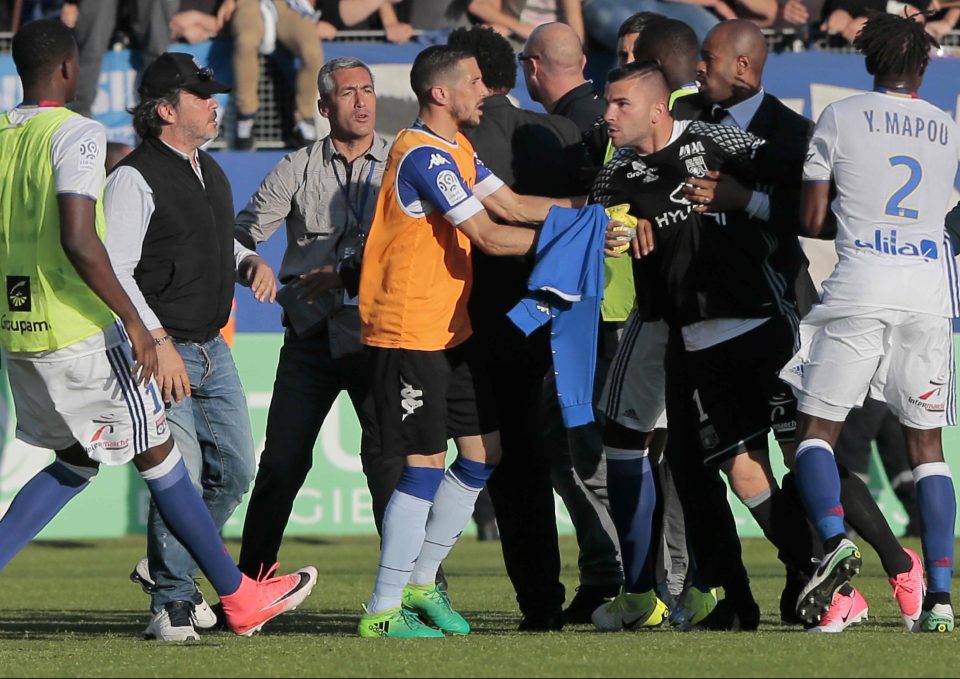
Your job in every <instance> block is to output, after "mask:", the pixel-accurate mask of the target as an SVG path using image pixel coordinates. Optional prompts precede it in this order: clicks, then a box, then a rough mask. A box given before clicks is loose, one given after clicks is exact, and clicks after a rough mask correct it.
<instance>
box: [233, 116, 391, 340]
mask: <svg viewBox="0 0 960 679" xmlns="http://www.w3.org/2000/svg"><path fill="white" fill-rule="evenodd" d="M389 151H390V143H389V142H388V141H387V140H386V139H384V138H383V137H381V136H380V135H379V134H375V135H374V139H373V143H372V144H371V146H370V149H369V150H367V151H366V152H365V153H364V154H362V155H361V156H359V157H358V158H357V159H356V160H354V161H353V163H351V164H349V165H348V164H347V162H346V158H344V157H343V155H341V154H340V153H339V152H338V151H337V150H336V148H335V147H334V145H333V142H332V141H331V140H330V137H329V136H328V137H325V138H323V139H321V140H320V141H317V142H315V143H314V144H312V145H310V146H308V147H306V148H302V149H300V150H298V151H294V152H293V153H291V154H289V155H287V156H286V157H284V159H283V160H281V161H280V162H279V163H277V165H276V166H275V167H274V168H273V169H272V170H270V172H269V173H268V174H267V176H266V177H265V178H264V180H263V182H262V183H261V184H260V188H258V189H257V191H256V193H254V194H253V196H252V197H251V198H250V201H249V202H248V203H247V205H246V207H244V208H243V210H241V211H240V213H239V214H238V215H237V219H236V227H235V228H236V233H237V234H238V235H241V236H246V237H247V238H248V239H249V240H252V241H253V242H254V243H262V242H264V241H265V240H267V239H268V238H270V236H272V235H273V234H274V233H275V232H276V230H277V229H278V228H280V225H281V224H282V223H283V222H286V225H287V249H286V251H285V252H284V255H283V263H282V264H281V266H280V273H279V278H280V282H281V283H282V284H284V285H286V284H289V283H291V282H293V281H295V280H296V279H297V278H298V277H299V276H300V275H302V274H305V273H307V272H308V271H311V270H312V269H316V268H317V267H321V266H327V265H333V266H337V265H338V264H339V262H340V261H341V260H342V259H343V258H344V257H345V256H346V255H348V254H350V253H351V252H357V251H359V250H360V249H362V245H363V239H364V238H365V237H366V234H367V233H368V232H369V231H370V224H371V222H372V221H373V213H374V207H375V206H376V202H377V194H379V193H380V185H381V182H382V179H383V171H384V168H385V166H386V161H387V156H388V153H389ZM279 301H280V302H281V304H283V305H284V312H285V314H286V315H287V316H288V321H289V319H290V317H291V310H290V308H289V307H290V306H291V305H293V304H296V305H297V314H296V315H297V316H298V317H300V318H302V317H304V316H312V317H314V318H315V320H316V326H315V327H316V328H317V329H320V328H322V323H323V322H324V321H325V322H326V326H327V329H328V333H329V336H330V353H331V355H332V356H333V357H335V358H336V357H338V356H342V355H344V354H349V353H353V352H357V351H360V350H361V345H360V315H359V312H358V310H357V306H356V303H355V302H354V303H353V304H351V303H349V302H348V301H347V300H346V299H345V295H344V291H343V290H333V291H330V292H328V293H326V296H325V298H324V299H320V300H317V302H315V303H314V304H312V305H306V304H305V303H302V302H297V301H296V300H295V296H294V295H281V296H280V298H279ZM345 302H346V303H345Z"/></svg>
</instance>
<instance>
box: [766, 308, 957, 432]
mask: <svg viewBox="0 0 960 679" xmlns="http://www.w3.org/2000/svg"><path fill="white" fill-rule="evenodd" d="M951 325H952V324H951V321H950V319H949V318H943V317H940V316H934V315H931V314H925V313H920V312H915V311H898V310H893V309H881V308H872V307H851V306H829V305H823V304H821V305H818V306H815V307H814V308H813V310H812V311H811V312H810V314H808V315H807V317H806V318H804V319H803V321H802V322H801V323H800V341H801V347H800V351H799V352H798V353H797V354H796V355H795V356H794V357H793V358H792V359H791V360H790V361H789V362H788V363H787V365H786V366H785V367H784V368H783V370H782V371H781V372H780V377H781V378H782V379H783V380H784V381H786V382H787V383H788V384H790V385H791V386H792V387H793V388H794V391H795V392H796V394H797V400H798V402H799V405H798V408H799V410H800V412H802V413H806V414H808V415H813V416H815V417H822V418H824V419H827V420H832V421H834V422H842V421H844V420H845V419H846V417H847V413H848V412H850V410H851V409H852V408H855V407H858V406H860V405H862V404H863V400H864V398H865V397H866V396H867V394H868V393H869V394H870V396H871V397H872V398H875V399H877V400H880V401H885V402H886V403H887V405H888V406H889V407H890V410H891V411H893V413H894V414H895V415H896V416H897V417H898V418H899V420H900V422H901V423H903V424H905V425H907V426H909V427H913V428H915V429H936V428H939V427H945V426H949V425H953V424H956V375H955V373H954V364H953V329H952V327H951Z"/></svg>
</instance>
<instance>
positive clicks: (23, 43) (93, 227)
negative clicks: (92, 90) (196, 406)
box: [0, 21, 317, 635]
mask: <svg viewBox="0 0 960 679" xmlns="http://www.w3.org/2000/svg"><path fill="white" fill-rule="evenodd" d="M13 60H14V63H15V64H16V67H17V73H18V74H19V75H20V79H21V81H22V83H23V94H24V101H23V103H21V104H20V105H19V106H17V107H16V108H14V109H13V110H11V111H8V112H6V113H4V114H3V115H0V279H2V280H3V281H4V283H5V291H6V296H5V299H2V300H0V346H2V347H3V349H4V350H5V351H6V354H7V359H8V371H9V377H10V389H11V392H12V393H13V400H14V404H15V407H16V413H17V436H18V437H19V438H20V439H21V440H23V441H26V442H27V443H30V444H32V445H35V446H39V447H41V448H47V449H52V450H54V451H56V460H55V461H54V462H53V463H52V464H51V465H49V466H48V467H46V468H45V469H43V470H41V471H40V472H39V473H38V474H37V475H36V476H34V477H33V478H32V479H31V480H30V481H28V482H27V484H26V485H25V486H24V487H23V488H22V489H21V490H20V492H19V493H18V494H17V496H16V497H15V498H14V500H13V502H12V503H11V505H10V507H9V509H8V510H7V512H6V514H4V516H3V519H2V520H0V570H2V569H3V568H4V567H5V566H6V565H7V564H8V563H9V562H10V560H11V559H12V558H13V557H14V556H15V555H16V554H17V553H18V552H19V551H20V550H21V549H23V547H25V546H26V545H27V543H29V542H30V540H32V539H33V538H34V536H36V535H37V533H39V532H40V531H41V530H42V529H43V527H44V526H45V525H47V523H48V522H49V521H50V520H51V519H53V517H54V516H56V515H57V513H58V512H59V511H60V510H61V509H62V508H63V507H64V506H65V505H66V504H67V502H69V501H70V500H71V499H72V498H73V497H75V496H76V495H77V494H78V493H79V492H80V491H82V490H83V489H84V488H85V487H86V486H88V485H89V482H90V480H91V479H92V478H93V477H94V476H95V475H96V473H97V470H98V468H99V465H100V464H101V463H103V464H109V465H117V464H122V463H125V462H130V461H132V462H133V464H134V466H135V467H136V468H137V471H139V472H140V475H141V476H142V477H143V479H144V481H145V482H146V483H147V487H148V489H149V490H150V494H151V495H152V497H153V499H154V501H155V502H156V504H157V508H158V509H159V510H160V513H161V514H162V515H163V518H164V520H165V521H166V523H167V525H168V526H169V528H170V531H171V533H173V534H174V535H175V536H176V537H177V538H178V539H179V540H180V541H181V542H182V543H183V544H184V545H186V546H187V548H188V549H189V550H190V552H191V553H192V554H193V556H194V558H195V559H196V561H197V563H198V564H200V566H201V568H202V569H203V571H204V572H205V573H206V574H207V577H208V578H209V579H210V583H211V584H212V585H213V587H214V589H216V591H217V593H218V594H219V595H220V599H221V602H222V603H223V608H224V613H225V616H226V619H227V625H228V626H229V627H230V629H231V630H233V631H234V632H236V633H237V634H243V635H249V634H252V633H253V632H255V631H256V630H258V629H260V627H261V626H262V625H263V624H264V623H265V622H266V621H267V620H270V619H271V618H273V617H275V616H277V615H279V614H280V613H283V612H284V611H287V610H290V609H292V608H295V607H296V606H297V605H299V603H300V602H302V601H303V600H304V599H305V598H306V596H307V595H308V594H309V593H310V590H311V589H312V588H313V585H314V584H315V583H316V578H317V571H316V569H314V568H312V567H310V568H305V569H302V570H300V571H297V572H296V573H293V574H291V575H286V576H282V577H276V578H264V579H263V580H259V581H257V580H253V579H251V578H248V577H246V576H244V575H242V574H241V573H240V571H239V570H238V569H237V567H236V565H235V564H234V563H233V561H232V560H231V558H230V556H229V555H228V553H227V551H226V548H225V547H224V546H223V542H222V541H221V540H220V536H219V534H218V532H217V527H216V525H215V524H214V523H213V520H212V519H211V518H210V514H209V512H208V511H207V509H206V506H205V505H204V504H203V500H202V499H201V498H200V495H199V494H198V493H197V491H196V490H194V488H193V485H192V484H191V482H190V479H189V476H188V475H187V470H186V467H185V466H184V464H183V461H182V460H181V457H180V453H179V451H178V450H177V447H176V445H175V444H174V442H173V440H172V439H171V438H170V432H169V427H168V426H167V421H166V414H165V411H164V408H163V404H162V402H161V401H160V394H159V391H158V388H157V383H156V381H155V380H154V379H153V376H154V373H155V372H156V370H157V352H156V345H155V343H154V339H153V337H152V336H151V335H150V333H149V332H148V331H147V329H146V327H144V324H143V322H142V321H141V320H140V318H139V316H138V314H137V310H136V308H135V307H134V305H133V304H132V303H131V301H130V299H129V298H128V297H127V295H126V293H125V292H124V291H123V288H122V287H121V286H120V283H119V281H117V278H116V276H115V275H114V273H113V267H112V266H111V264H110V260H109V258H108V256H107V252H106V250H105V249H104V247H103V242H102V240H103V237H104V233H105V230H106V228H105V224H106V223H105V220H104V217H103V210H102V207H101V204H100V198H101V195H102V192H103V180H104V171H103V166H104V163H103V155H104V152H105V149H106V135H105V131H104V129H103V126H101V125H100V124H99V123H96V122H93V121H91V120H88V119H86V118H83V117H81V116H79V115H77V114H75V113H72V112H70V111H68V110H67V109H65V108H63V104H64V103H66V102H69V101H71V100H73V98H74V96H75V94H76V89H77V76H78V73H79V66H78V55H77V46H76V43H75V42H74V40H73V36H72V34H71V33H70V30H69V29H68V28H67V27H66V26H64V25H63V24H61V23H59V22H57V21H35V22H33V23H30V24H27V25H26V26H25V27H24V28H22V29H21V30H20V31H19V32H18V33H17V34H16V35H15V36H14V39H13ZM118 317H119V320H118Z"/></svg>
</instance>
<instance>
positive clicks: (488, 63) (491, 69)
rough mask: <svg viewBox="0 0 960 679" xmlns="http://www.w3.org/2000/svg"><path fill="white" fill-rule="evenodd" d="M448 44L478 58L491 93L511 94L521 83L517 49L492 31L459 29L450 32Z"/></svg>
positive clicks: (481, 71) (474, 28) (480, 28)
mask: <svg viewBox="0 0 960 679" xmlns="http://www.w3.org/2000/svg"><path fill="white" fill-rule="evenodd" d="M447 44H448V45H450V46H451V47H456V48H457V49H461V50H463V51H464V52H469V53H470V54H472V55H473V56H474V57H476V59H477V65H479V66H480V74H481V75H482V76H483V84H484V85H486V86H487V87H488V88H490V89H491V90H511V89H513V86H514V85H515V84H516V83H517V58H516V54H514V51H513V47H512V46H511V45H510V42H509V41H508V40H507V39H506V38H504V37H503V36H502V35H500V34H499V33H497V32H496V31H495V30H493V29H492V28H483V27H481V26H474V27H472V28H457V29H455V30H453V31H451V32H450V35H449V36H448V37H447Z"/></svg>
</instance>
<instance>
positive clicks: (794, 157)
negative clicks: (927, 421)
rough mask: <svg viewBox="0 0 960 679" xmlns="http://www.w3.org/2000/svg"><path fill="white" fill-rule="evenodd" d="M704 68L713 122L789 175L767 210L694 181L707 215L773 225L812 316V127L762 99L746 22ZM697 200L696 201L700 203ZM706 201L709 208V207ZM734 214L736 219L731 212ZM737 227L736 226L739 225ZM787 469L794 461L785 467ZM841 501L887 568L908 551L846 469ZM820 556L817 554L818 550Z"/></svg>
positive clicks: (788, 479)
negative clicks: (756, 142) (807, 244)
mask: <svg viewBox="0 0 960 679" xmlns="http://www.w3.org/2000/svg"><path fill="white" fill-rule="evenodd" d="M701 56H702V59H701V61H700V63H699V65H698V74H697V79H698V80H699V82H700V95H699V96H700V97H702V98H703V101H704V103H705V104H706V105H710V106H711V108H710V111H709V113H708V114H707V119H710V120H713V121H714V122H718V123H720V124H723V125H735V126H737V127H740V128H742V129H745V130H747V131H748V132H751V133H753V134H755V135H757V136H758V137H761V138H763V139H765V140H766V141H767V143H768V145H769V146H770V147H771V148H772V149H773V150H774V151H775V152H776V153H777V156H778V157H779V158H780V159H781V160H782V164H783V166H784V167H785V168H787V169H786V171H784V172H783V174H782V175H781V176H782V177H783V180H782V181H781V182H780V183H778V184H776V185H773V186H769V187H758V188H763V189H764V190H765V191H766V195H767V196H768V198H767V199H766V200H767V205H766V206H764V205H763V204H762V203H763V202H764V198H763V196H762V195H757V192H750V191H749V190H747V189H745V188H744V187H743V186H740V185H739V184H737V183H736V182H735V181H731V180H730V178H728V177H720V178H719V182H718V183H717V184H716V186H715V187H711V186H710V182H709V181H703V180H691V183H692V184H694V185H695V186H696V187H697V191H696V193H700V192H703V193H704V194H705V195H704V196H699V199H700V200H701V204H702V205H703V207H702V208H699V209H702V210H704V211H710V212H721V211H725V212H727V215H728V219H730V218H732V219H736V218H737V214H738V213H737V212H736V210H737V209H740V210H741V212H740V213H739V215H741V216H743V215H744V212H742V211H743V210H747V211H751V212H752V213H753V214H755V215H759V217H760V218H761V219H763V218H764V216H765V219H764V221H767V222H768V223H769V225H770V226H772V227H773V231H775V232H776V233H777V237H778V240H779V246H778V248H777V250H776V251H775V253H774V254H773V256H772V257H771V260H770V261H771V264H772V265H773V266H774V268H775V269H776V270H777V271H779V272H780V273H781V274H783V275H784V277H785V278H786V279H787V281H790V282H792V284H793V288H794V289H793V294H794V297H795V300H796V305H797V312H798V314H799V316H800V317H802V316H803V315H805V314H806V312H807V311H808V310H809V309H810V307H811V306H812V304H815V303H816V302H817V301H818V295H817V293H816V289H815V288H814V286H813V283H812V281H811V280H810V276H809V273H808V272H807V260H806V258H805V257H804V255H803V252H802V250H801V249H800V246H799V241H798V240H797V234H799V233H800V232H801V228H800V223H799V215H800V184H801V177H802V169H803V163H804V160H805V156H806V152H807V141H808V139H809V136H810V134H811V132H812V129H813V123H812V122H811V121H810V120H808V119H807V118H804V117H803V116H801V115H799V114H797V113H795V112H794V111H792V110H790V109H789V108H788V107H787V106H785V105H784V104H783V103H782V102H781V101H780V100H778V99H777V98H776V97H774V96H772V95H770V94H767V93H765V92H764V91H763V87H762V85H761V78H762V74H763V67H764V63H765V61H766V56H767V47H766V41H765V40H764V38H763V35H762V34H761V32H760V30H759V29H758V28H757V27H756V26H755V25H754V24H752V23H750V22H748V21H741V20H734V21H726V22H723V23H721V24H718V25H717V26H716V27H715V28H714V29H713V30H712V31H711V32H710V33H709V34H708V35H707V37H706V39H705V40H704V43H703V47H702V49H701ZM696 193H695V195H694V197H693V200H694V201H696V200H698V196H697V195H696ZM704 199H706V201H705V202H704ZM731 211H732V212H731ZM733 226H734V227H735V226H736V225H735V224H734V225H733ZM786 463H787V466H788V467H791V466H792V459H790V457H789V456H788V457H787V459H786ZM840 473H841V499H842V500H843V502H844V507H847V508H849V509H848V510H847V512H846V517H845V518H846V520H847V522H848V523H850V525H851V526H853V528H854V529H855V530H856V531H857V532H858V533H859V534H860V535H862V536H863V538H864V539H865V540H866V541H867V542H869V543H870V544H871V546H873V547H874V549H876V550H877V552H878V553H879V554H880V555H881V559H882V560H883V561H884V563H895V562H896V561H897V559H898V558H899V557H900V555H901V554H902V548H901V547H900V545H899V543H898V542H897V540H896V537H895V536H894V535H893V533H892V531H891V530H890V527H889V525H888V524H887V522H886V520H885V519H884V517H883V514H882V513H881V512H880V511H879V509H878V508H877V506H876V503H875V502H873V501H872V496H871V495H870V491H869V489H868V488H867V487H866V485H864V483H863V482H862V481H861V480H860V479H859V478H858V477H857V476H856V475H853V474H850V473H849V472H848V471H847V470H846V469H845V468H842V467H841V470H840ZM782 485H783V488H784V489H785V490H789V491H790V492H791V493H793V492H794V491H793V488H792V485H793V479H792V474H788V475H787V476H785V477H784V479H783V482H782ZM814 549H816V547H815V546H814ZM803 579H804V578H803V576H802V575H799V574H796V573H792V574H791V573H789V572H788V578H787V587H786V588H785V590H784V592H783V595H782V598H781V617H782V618H783V619H784V620H785V621H791V622H795V621H796V620H795V616H794V615H793V611H792V609H791V606H790V603H791V601H792V600H795V598H796V596H794V591H795V592H799V590H800V589H801V588H802V581H803Z"/></svg>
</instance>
